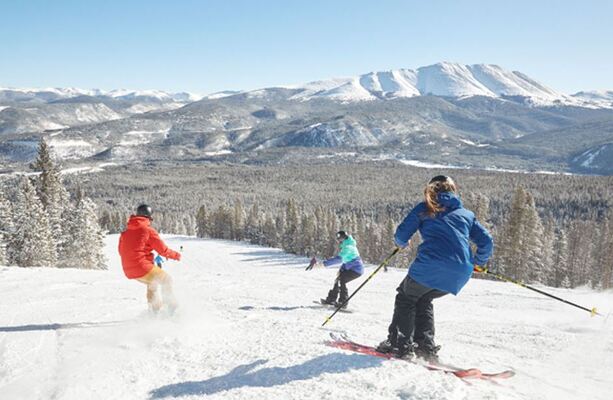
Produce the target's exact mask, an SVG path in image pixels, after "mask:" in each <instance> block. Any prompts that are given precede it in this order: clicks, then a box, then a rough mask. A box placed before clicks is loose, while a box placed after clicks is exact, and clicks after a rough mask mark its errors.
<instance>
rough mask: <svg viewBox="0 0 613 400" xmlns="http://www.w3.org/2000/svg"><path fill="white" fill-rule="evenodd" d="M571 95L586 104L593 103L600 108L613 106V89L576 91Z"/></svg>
mask: <svg viewBox="0 0 613 400" xmlns="http://www.w3.org/2000/svg"><path fill="white" fill-rule="evenodd" d="M572 97H573V98H575V99H577V100H580V101H582V102H584V103H585V104H587V105H594V106H598V107H601V108H613V90H590V91H585V92H578V93H575V94H573V95H572Z"/></svg>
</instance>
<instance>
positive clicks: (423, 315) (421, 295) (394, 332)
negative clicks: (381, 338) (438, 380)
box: [388, 275, 448, 351]
mask: <svg viewBox="0 0 613 400" xmlns="http://www.w3.org/2000/svg"><path fill="white" fill-rule="evenodd" d="M396 291H397V292H398V293H397V294H396V302H395V303H394V316H393V317H392V323H391V324H390V326H389V328H388V332H389V335H388V339H389V341H390V342H391V343H392V344H393V345H394V346H398V347H402V346H406V345H410V344H413V343H414V344H417V346H418V347H419V348H420V349H423V350H424V351H433V350H434V348H435V346H436V344H435V343H434V308H433V306H432V300H433V299H436V298H439V297H442V296H445V295H446V294H448V293H447V292H443V291H440V290H437V289H432V288H429V287H426V286H423V285H420V284H419V283H417V282H415V281H414V280H413V279H411V278H410V277H409V276H408V275H407V276H406V277H405V278H404V280H403V281H402V282H401V283H400V286H398V288H397V289H396Z"/></svg>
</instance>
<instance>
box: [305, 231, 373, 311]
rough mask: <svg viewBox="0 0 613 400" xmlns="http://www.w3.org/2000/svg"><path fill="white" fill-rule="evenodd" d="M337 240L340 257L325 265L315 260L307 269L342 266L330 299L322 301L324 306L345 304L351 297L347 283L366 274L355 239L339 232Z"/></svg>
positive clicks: (343, 232) (326, 261)
mask: <svg viewBox="0 0 613 400" xmlns="http://www.w3.org/2000/svg"><path fill="white" fill-rule="evenodd" d="M336 240H337V241H338V242H339V243H340V244H339V247H340V252H339V254H338V256H336V257H333V258H330V259H327V260H325V261H324V262H323V263H321V262H317V259H316V258H313V259H312V260H311V264H310V265H309V267H307V269H308V270H310V269H312V268H313V267H314V266H317V265H319V264H322V265H323V266H325V267H331V266H334V265H338V264H341V267H340V269H339V271H338V275H337V276H336V280H335V281H334V286H333V287H332V289H331V290H330V291H329V292H328V297H326V298H325V299H321V302H322V303H323V304H331V305H340V304H343V303H344V302H345V301H346V300H347V298H348V297H349V292H348V291H347V283H348V282H351V281H352V280H354V279H357V278H359V277H360V276H361V275H362V274H363V273H364V265H363V264H362V259H361V258H360V253H359V252H358V248H357V244H356V241H355V239H354V238H353V237H351V235H348V234H347V233H346V232H345V231H338V232H337V233H336ZM337 299H338V301H337ZM346 307H347V305H346V304H345V306H344V308H346Z"/></svg>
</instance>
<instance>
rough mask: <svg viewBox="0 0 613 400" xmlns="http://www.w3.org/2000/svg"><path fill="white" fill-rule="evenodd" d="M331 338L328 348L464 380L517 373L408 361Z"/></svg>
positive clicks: (346, 340) (492, 377)
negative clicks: (413, 366) (491, 371)
mask: <svg viewBox="0 0 613 400" xmlns="http://www.w3.org/2000/svg"><path fill="white" fill-rule="evenodd" d="M330 337H331V338H332V340H328V341H326V342H324V343H325V344H326V345H327V346H330V347H336V348H338V349H343V350H349V351H354V352H357V353H361V354H366V355H369V356H374V357H381V358H385V359H388V360H392V359H395V360H402V361H408V362H411V363H414V364H418V365H421V366H423V367H425V368H427V369H429V370H430V371H439V372H444V373H446V374H451V375H455V376H457V377H458V378H462V379H486V380H489V379H507V378H511V377H512V376H514V375H515V372H513V371H511V370H506V371H502V372H497V373H486V372H482V371H481V370H480V369H478V368H467V369H464V368H456V367H452V366H449V365H444V364H432V363H428V362H425V361H421V360H419V359H413V360H407V359H403V358H398V357H395V356H394V355H392V354H389V353H381V352H379V351H377V350H376V349H375V348H374V347H372V346H366V345H363V344H360V343H356V342H353V341H351V340H349V339H348V338H347V337H339V336H336V335H334V334H332V333H330Z"/></svg>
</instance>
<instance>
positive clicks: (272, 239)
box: [262, 214, 279, 247]
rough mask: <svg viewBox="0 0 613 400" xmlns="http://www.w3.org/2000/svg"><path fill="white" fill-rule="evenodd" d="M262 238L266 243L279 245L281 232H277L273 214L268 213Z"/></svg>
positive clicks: (271, 245)
mask: <svg viewBox="0 0 613 400" xmlns="http://www.w3.org/2000/svg"><path fill="white" fill-rule="evenodd" d="M262 238H263V240H264V244H265V245H266V246H269V247H279V234H278V232H277V224H276V223H275V220H274V218H273V217H272V215H270V214H268V215H266V217H265V219H264V226H263V227H262Z"/></svg>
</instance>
